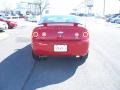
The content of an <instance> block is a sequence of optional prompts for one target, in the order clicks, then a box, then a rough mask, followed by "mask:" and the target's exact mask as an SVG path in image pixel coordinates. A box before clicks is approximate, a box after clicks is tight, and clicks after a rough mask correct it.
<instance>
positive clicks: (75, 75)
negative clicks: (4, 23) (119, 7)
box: [0, 18, 120, 90]
mask: <svg viewBox="0 0 120 90" xmlns="http://www.w3.org/2000/svg"><path fill="white" fill-rule="evenodd" d="M83 20H84V18H83ZM85 20H86V22H85V23H86V26H87V28H88V30H89V33H90V48H89V56H88V58H87V59H86V60H81V61H79V60H76V59H75V58H71V57H48V59H47V60H42V61H40V62H34V60H33V58H32V55H31V45H30V44H31V32H32V30H33V28H34V27H35V26H36V24H35V23H31V22H26V21H21V22H22V24H23V25H21V27H20V26H19V27H16V28H15V29H13V30H7V31H5V33H6V34H7V35H9V36H8V37H7V38H5V39H4V40H0V90H120V53H119V51H120V28H119V25H114V24H110V23H107V22H105V21H104V20H102V19H95V18H86V19H85Z"/></svg>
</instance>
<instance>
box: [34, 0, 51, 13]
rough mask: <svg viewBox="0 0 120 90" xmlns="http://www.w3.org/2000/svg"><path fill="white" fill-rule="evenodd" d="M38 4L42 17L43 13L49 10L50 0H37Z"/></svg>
mask: <svg viewBox="0 0 120 90" xmlns="http://www.w3.org/2000/svg"><path fill="white" fill-rule="evenodd" d="M36 3H37V5H38V7H39V12H40V15H42V14H43V12H44V11H45V10H47V9H48V8H49V2H48V0H37V1H36Z"/></svg>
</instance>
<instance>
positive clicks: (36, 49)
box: [32, 40, 89, 56]
mask: <svg viewBox="0 0 120 90" xmlns="http://www.w3.org/2000/svg"><path fill="white" fill-rule="evenodd" d="M54 45H67V52H55V51H54ZM88 48H89V41H88V40H82V41H39V42H38V41H34V42H32V51H33V53H34V54H35V55H40V56H76V55H79V56H85V55H86V54H87V53H88Z"/></svg>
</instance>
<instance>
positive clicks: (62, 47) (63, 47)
mask: <svg viewBox="0 0 120 90" xmlns="http://www.w3.org/2000/svg"><path fill="white" fill-rule="evenodd" d="M54 52H67V45H54Z"/></svg>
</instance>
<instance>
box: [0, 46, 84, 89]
mask: <svg viewBox="0 0 120 90" xmlns="http://www.w3.org/2000/svg"><path fill="white" fill-rule="evenodd" d="M85 61H86V60H75V58H67V57H49V58H48V59H47V60H41V61H40V62H34V60H33V58H32V55H31V46H30V45H28V46H26V47H24V48H22V49H18V50H17V51H16V52H15V53H13V54H12V55H10V56H8V57H7V58H6V59H5V60H3V61H2V62H1V63H0V90H35V89H37V88H42V87H45V86H48V85H52V84H58V83H62V82H64V81H65V80H68V79H69V78H71V77H72V76H73V75H74V74H75V72H76V70H77V68H78V66H80V65H82V64H83V63H84V62H85Z"/></svg>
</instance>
